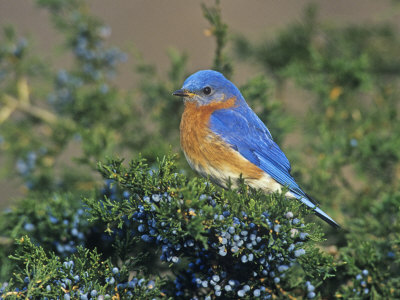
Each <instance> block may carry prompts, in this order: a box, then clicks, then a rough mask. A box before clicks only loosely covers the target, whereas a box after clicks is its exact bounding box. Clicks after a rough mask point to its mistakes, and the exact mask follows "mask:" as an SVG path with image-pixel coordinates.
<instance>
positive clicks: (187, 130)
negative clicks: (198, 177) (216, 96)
mask: <svg viewBox="0 0 400 300" xmlns="http://www.w3.org/2000/svg"><path fill="white" fill-rule="evenodd" d="M234 105H235V99H234V98H232V99H228V100H227V101H224V102H214V103H211V104H209V105H203V106H197V104H196V103H194V102H189V101H187V102H185V110H184V112H183V115H182V119H181V124H180V135H181V146H182V150H183V151H184V153H185V156H186V158H187V160H188V162H189V164H190V165H191V166H192V168H194V169H195V170H196V171H198V172H199V173H200V174H202V175H203V176H210V177H211V179H212V180H213V181H215V182H217V183H219V184H221V185H223V181H226V180H227V179H228V178H229V177H231V178H232V177H237V178H238V177H239V176H240V174H242V176H243V177H244V178H245V179H259V178H261V177H262V176H263V173H264V172H263V171H262V170H261V169H260V168H258V167H257V166H255V165H253V164H252V163H250V162H249V161H248V160H247V159H245V158H244V157H243V156H242V155H240V153H239V152H237V151H235V150H233V149H232V148H231V147H230V146H229V145H227V144H226V143H225V142H224V141H223V140H222V139H221V138H220V137H219V136H217V135H216V134H215V133H213V132H211V130H210V129H209V120H210V116H211V114H212V113H213V112H214V111H215V110H217V109H223V108H229V107H233V106H234ZM232 179H234V178H232Z"/></svg>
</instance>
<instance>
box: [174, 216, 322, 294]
mask: <svg viewBox="0 0 400 300" xmlns="http://www.w3.org/2000/svg"><path fill="white" fill-rule="evenodd" d="M262 215H263V218H262V219H261V222H260V223H258V224H255V223H253V222H252V221H251V220H250V219H249V218H248V217H247V215H246V213H245V212H242V213H241V217H240V218H238V217H234V216H232V215H231V213H230V212H229V211H228V210H225V211H224V212H223V213H222V214H220V215H218V214H216V215H215V216H214V220H215V221H216V223H217V226H216V229H215V230H214V231H213V230H210V231H209V234H210V236H211V237H212V236H215V237H216V238H215V239H213V238H210V239H209V240H208V246H209V247H208V249H207V250H206V249H205V248H201V247H200V246H197V245H195V243H193V242H192V243H191V245H192V246H193V248H192V249H191V251H190V253H188V252H186V253H184V255H185V256H187V257H190V261H192V262H190V263H189V265H188V269H187V270H186V271H185V272H183V273H182V274H180V275H179V276H177V278H176V280H175V286H176V296H184V295H186V294H187V292H188V291H193V290H196V289H197V291H198V292H199V293H201V292H200V291H207V292H206V295H208V297H210V295H212V294H213V295H215V296H216V297H222V298H235V297H239V298H241V297H245V296H250V297H257V298H261V299H270V298H271V297H272V295H273V294H274V292H275V291H276V290H277V289H279V285H280V283H281V280H283V279H284V278H285V276H286V273H287V272H288V271H289V269H290V268H291V266H293V265H294V264H295V263H296V259H297V258H298V257H300V256H301V255H304V254H305V250H304V249H302V248H301V245H302V244H303V240H304V239H305V236H306V235H304V234H301V233H299V232H298V229H295V231H290V230H283V226H282V225H280V224H279V221H278V220H276V219H275V220H273V219H272V220H271V217H270V215H269V214H268V212H264V213H263V214H262ZM286 215H289V216H292V215H293V214H292V213H291V212H289V213H288V214H286ZM293 221H294V223H298V222H297V221H298V219H294V220H291V221H290V220H287V222H286V223H293ZM286 225H287V224H286ZM299 228H301V225H300V226H299ZM292 229H293V228H292ZM278 245H279V249H280V250H279V251H277V250H276V249H278V247H277V246H278ZM217 261H218V265H216V262H217ZM188 279H190V280H188ZM309 296H310V298H313V297H314V296H315V294H314V296H312V294H311V293H310V294H309Z"/></svg>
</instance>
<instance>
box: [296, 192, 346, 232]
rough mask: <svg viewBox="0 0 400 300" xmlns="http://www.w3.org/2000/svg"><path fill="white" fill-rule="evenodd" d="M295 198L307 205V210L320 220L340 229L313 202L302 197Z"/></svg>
mask: <svg viewBox="0 0 400 300" xmlns="http://www.w3.org/2000/svg"><path fill="white" fill-rule="evenodd" d="M293 194H294V193H293ZM294 195H296V194H294ZM296 198H297V199H299V200H300V201H301V202H303V203H304V204H305V205H307V206H308V207H309V208H311V209H312V210H313V211H314V213H315V214H316V215H317V216H318V217H320V218H321V219H322V220H324V221H325V222H327V223H328V224H329V225H331V226H333V227H335V228H340V225H339V224H338V223H336V222H335V221H334V220H333V219H332V218H331V217H330V216H328V215H327V214H326V213H325V212H324V211H323V210H322V209H320V208H319V207H318V206H317V205H316V204H315V203H314V201H312V200H310V199H308V198H305V197H304V196H300V197H299V196H298V197H296Z"/></svg>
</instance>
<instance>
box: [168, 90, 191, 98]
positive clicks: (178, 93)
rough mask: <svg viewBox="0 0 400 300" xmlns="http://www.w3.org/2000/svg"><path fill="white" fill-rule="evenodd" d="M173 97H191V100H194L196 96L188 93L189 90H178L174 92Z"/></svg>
mask: <svg viewBox="0 0 400 300" xmlns="http://www.w3.org/2000/svg"><path fill="white" fill-rule="evenodd" d="M172 95H174V96H178V97H189V98H193V97H194V96H195V95H196V94H194V93H191V92H189V91H187V90H184V89H180V90H177V91H175V92H173V93H172Z"/></svg>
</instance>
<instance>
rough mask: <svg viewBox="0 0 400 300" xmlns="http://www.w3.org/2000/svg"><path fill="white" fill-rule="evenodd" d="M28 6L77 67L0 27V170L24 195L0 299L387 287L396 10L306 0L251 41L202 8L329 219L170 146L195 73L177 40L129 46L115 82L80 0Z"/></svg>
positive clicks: (10, 216) (350, 293) (365, 295)
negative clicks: (379, 14) (293, 92)
mask: <svg viewBox="0 0 400 300" xmlns="http://www.w3.org/2000/svg"><path fill="white" fill-rule="evenodd" d="M37 3H38V5H39V6H40V7H41V8H43V9H45V10H47V11H48V12H49V14H50V16H51V19H52V22H53V24H54V27H55V28H56V29H57V30H58V32H59V34H60V37H61V38H62V41H63V42H62V43H63V44H62V45H63V49H65V52H64V53H61V54H60V56H61V58H62V57H63V56H64V55H68V56H69V57H72V64H71V66H70V67H69V68H68V69H60V70H56V69H55V67H54V66H53V65H52V63H51V62H50V61H44V60H43V59H41V58H38V57H35V56H34V55H33V54H32V52H33V51H32V47H33V46H32V41H31V40H29V39H25V38H23V37H20V36H19V35H18V33H17V32H16V30H15V29H13V27H12V26H8V27H6V28H4V30H3V34H2V36H1V37H0V40H1V43H0V153H1V155H2V162H4V164H3V165H2V166H1V172H2V174H3V175H4V176H5V177H6V178H10V177H15V176H18V177H19V178H20V179H21V181H22V182H23V183H24V185H25V188H26V193H25V196H24V197H22V199H19V200H18V201H16V203H15V204H14V205H13V206H12V207H11V208H10V209H7V210H5V211H4V212H2V213H1V216H0V229H1V230H0V231H1V234H0V299H67V300H68V299H218V298H219V299H239V298H243V299H304V298H308V299H334V298H339V299H396V298H400V294H399V291H400V276H399V274H400V250H399V249H400V236H399V232H400V223H399V220H400V210H399V207H400V194H399V192H398V190H399V178H400V135H399V134H400V127H399V126H400V118H399V100H398V98H399V96H398V95H400V93H399V81H398V80H399V79H398V78H399V76H398V75H399V73H400V62H399V56H398V53H399V52H400V40H399V37H398V36H399V34H398V30H397V29H396V27H394V26H393V24H391V23H389V22H387V23H384V22H380V23H377V24H367V25H365V24H361V25H342V26H337V25H335V24H325V23H323V22H321V21H320V20H319V18H318V9H317V7H315V6H310V7H306V9H305V13H304V15H303V19H302V20H301V21H298V22H295V23H292V24H289V25H287V26H286V27H285V28H283V29H282V30H281V31H279V32H278V33H277V34H276V35H275V36H268V37H265V38H259V39H258V40H257V42H253V41H251V40H248V39H247V38H245V37H243V36H242V35H240V33H235V34H232V32H230V30H229V26H228V25H229V24H226V23H225V22H224V20H223V18H222V16H223V11H222V10H221V6H220V3H219V1H216V3H215V5H210V6H209V5H202V6H201V7H199V12H198V13H199V14H201V13H203V15H204V17H205V19H206V20H207V21H208V22H209V23H210V29H209V30H208V31H207V33H208V35H209V36H210V37H212V38H214V39H215V41H216V47H215V52H214V53H215V56H214V60H213V61H212V62H210V63H209V65H210V68H212V69H216V70H219V71H221V72H223V73H224V74H225V75H226V76H227V77H230V78H232V77H233V74H234V71H235V67H236V65H237V64H238V63H239V60H240V62H241V63H249V64H255V65H256V66H255V68H254V70H256V71H257V72H256V74H254V76H251V77H250V78H248V81H247V82H246V83H244V84H243V86H241V87H240V90H241V91H242V93H243V95H244V97H245V98H246V99H247V101H248V102H249V104H250V106H251V107H252V108H253V109H254V110H255V111H256V113H257V114H258V115H259V116H260V118H261V119H262V120H263V121H265V123H266V124H267V125H268V127H269V128H270V131H271V132H272V134H273V136H274V139H275V141H276V142H277V143H278V144H279V145H280V146H282V148H283V149H284V151H285V153H286V154H287V155H288V157H289V158H290V161H291V162H292V165H293V175H294V177H295V178H296V179H297V180H298V182H299V183H301V186H302V187H304V189H305V190H306V191H307V193H309V194H311V195H314V197H315V198H317V199H318V200H320V201H321V202H322V204H323V205H322V207H323V209H324V210H326V211H327V212H328V213H329V215H332V217H333V218H334V219H335V220H337V221H338V222H339V223H340V224H342V226H343V229H342V230H334V229H331V228H329V227H328V226H326V225H322V224H323V222H321V221H320V220H319V219H318V218H317V217H316V216H314V215H313V214H312V212H310V211H308V210H306V209H305V208H304V207H303V206H301V205H300V203H299V202H297V201H292V200H288V199H286V198H285V197H284V193H282V194H281V193H274V194H270V195H266V194H263V193H261V192H260V191H256V190H252V189H250V188H249V187H248V186H246V182H242V183H241V185H240V187H239V188H238V189H236V190H232V189H227V190H223V189H221V188H219V187H217V186H215V185H213V184H212V183H210V182H209V181H208V180H207V179H203V178H199V177H198V176H196V175H195V174H194V173H193V172H191V171H190V170H189V168H188V165H187V163H186V162H185V161H184V158H183V155H172V154H168V155H166V153H179V122H180V115H181V112H182V110H183V105H182V103H181V101H179V100H177V98H176V97H173V96H172V95H171V93H172V92H173V91H174V90H176V89H178V88H180V87H181V85H182V82H183V81H184V79H185V78H186V77H187V76H188V75H189V74H190V73H192V71H193V70H188V68H187V66H188V65H189V62H190V55H189V54H187V53H182V52H180V51H179V50H177V49H169V50H168V52H167V53H168V56H169V59H170V67H169V69H168V71H167V72H166V73H165V74H160V73H159V72H158V70H157V68H156V67H155V66H154V65H153V64H152V63H151V62H146V61H144V60H143V59H142V58H141V55H140V54H137V55H136V56H135V57H134V59H135V61H134V62H133V63H134V65H135V70H136V72H137V75H138V81H137V82H136V84H135V87H134V88H132V89H123V88H120V87H118V85H116V84H115V75H116V74H117V73H118V66H119V63H121V62H125V61H128V62H130V61H129V60H127V59H128V56H127V55H126V54H124V53H123V52H122V51H121V50H119V49H118V48H116V47H113V46H111V45H109V43H108V41H107V39H108V37H109V35H110V32H111V30H110V28H109V27H108V26H107V25H105V24H104V23H103V22H102V21H101V20H99V19H98V18H96V17H94V16H93V15H92V14H91V12H90V7H89V6H88V4H87V3H86V1H84V0H38V1H37ZM393 9H396V6H395V5H393ZM231 44H232V45H233V46H234V47H232V48H233V49H234V52H233V53H231V52H230V51H229V50H228V49H229V46H230V45H231ZM236 58H238V59H236ZM287 86H295V88H296V89H297V90H300V91H301V90H303V91H302V94H305V93H307V95H308V97H309V98H310V99H309V101H308V102H307V103H308V104H307V105H308V112H304V113H290V111H292V110H289V109H287V106H288V105H292V104H293V103H294V102H292V101H293V99H289V98H287V97H286V96H285V95H287V93H286V91H287ZM295 101H299V100H298V99H295ZM302 105H303V104H300V105H299V106H302ZM304 105H305V104H304ZM294 111H295V110H294ZM294 128H296V131H295V135H296V137H295V141H296V144H295V145H296V146H291V147H290V148H288V149H285V147H283V146H284V145H285V143H284V142H286V141H287V139H286V138H287V136H288V134H289V133H292V131H293V129H294ZM289 144H290V143H289ZM290 145H293V144H290ZM71 148H74V149H76V150H77V151H76V152H74V153H77V154H73V156H74V157H73V158H72V159H69V157H67V159H66V158H65V157H66V156H68V155H70V154H68V153H69V151H66V149H71ZM116 153H118V154H119V155H120V156H124V157H129V160H130V159H132V158H133V159H132V160H131V161H130V162H129V163H124V160H122V159H119V158H116ZM66 160H67V162H65V161H66ZM129 160H127V161H129ZM321 225H322V226H321Z"/></svg>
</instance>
